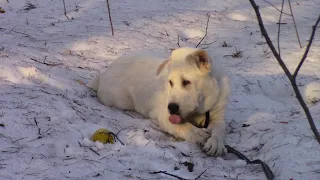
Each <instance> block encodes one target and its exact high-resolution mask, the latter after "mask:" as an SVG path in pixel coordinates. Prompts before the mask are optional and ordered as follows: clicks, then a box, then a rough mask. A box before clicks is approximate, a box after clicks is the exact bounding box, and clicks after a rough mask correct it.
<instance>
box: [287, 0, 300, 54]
mask: <svg viewBox="0 0 320 180" xmlns="http://www.w3.org/2000/svg"><path fill="white" fill-rule="evenodd" d="M288 3H289V7H290V12H291V14H292V20H293V24H294V28H295V30H296V35H297V39H298V42H299V46H300V48H302V46H301V42H300V38H299V33H298V29H297V25H296V21H295V20H294V16H293V11H292V7H291V2H290V0H288Z"/></svg>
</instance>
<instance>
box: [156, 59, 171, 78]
mask: <svg viewBox="0 0 320 180" xmlns="http://www.w3.org/2000/svg"><path fill="white" fill-rule="evenodd" d="M168 63H169V60H165V61H163V62H162V63H161V64H160V65H159V67H158V69H157V76H158V75H159V74H160V73H161V71H162V70H163V68H164V67H165V66H166V65H167V64H168Z"/></svg>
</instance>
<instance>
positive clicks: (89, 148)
mask: <svg viewBox="0 0 320 180" xmlns="http://www.w3.org/2000/svg"><path fill="white" fill-rule="evenodd" d="M89 149H90V150H91V151H92V152H94V153H95V154H96V155H98V156H100V154H99V153H98V152H97V151H95V150H94V149H92V148H89Z"/></svg>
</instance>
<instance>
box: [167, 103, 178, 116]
mask: <svg viewBox="0 0 320 180" xmlns="http://www.w3.org/2000/svg"><path fill="white" fill-rule="evenodd" d="M168 109H169V112H170V114H177V113H178V111H179V105H178V104H176V103H169V105H168Z"/></svg>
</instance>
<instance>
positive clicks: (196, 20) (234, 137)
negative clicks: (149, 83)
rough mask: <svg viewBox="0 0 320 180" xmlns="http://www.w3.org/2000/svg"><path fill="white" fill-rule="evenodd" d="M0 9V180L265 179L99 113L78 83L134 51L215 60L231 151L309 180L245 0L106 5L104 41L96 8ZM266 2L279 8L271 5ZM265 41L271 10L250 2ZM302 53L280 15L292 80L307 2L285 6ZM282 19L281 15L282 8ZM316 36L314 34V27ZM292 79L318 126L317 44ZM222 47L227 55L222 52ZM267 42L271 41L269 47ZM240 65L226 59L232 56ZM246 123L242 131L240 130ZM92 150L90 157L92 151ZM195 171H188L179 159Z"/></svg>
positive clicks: (318, 152) (77, 0)
mask: <svg viewBox="0 0 320 180" xmlns="http://www.w3.org/2000/svg"><path fill="white" fill-rule="evenodd" d="M30 2H31V3H32V4H34V5H35V6H36V8H35V9H32V10H29V11H25V10H23V9H24V6H25V5H26V2H24V1H20V0H9V3H8V2H7V1H6V0H0V7H2V8H3V9H4V10H5V11H6V13H4V14H0V60H1V63H0V123H3V124H4V125H5V126H4V127H0V144H1V145H0V151H1V153H0V179H3V180H6V179H14V180H19V179H24V180H29V179H30V180H34V179H52V180H53V179H59V180H60V179H77V180H81V179H85V180H91V179H101V180H102V179H174V178H173V177H170V176H167V175H165V174H150V172H155V171H167V172H168V173H172V174H175V175H177V176H180V177H183V178H186V179H194V178H196V177H197V176H198V175H199V174H201V173H202V172H203V171H204V170H206V172H205V173H204V174H203V175H202V176H201V178H200V179H217V180H219V179H265V175H264V173H263V172H262V168H261V167H260V166H258V165H250V164H245V163H243V162H242V161H241V160H238V159H237V158H236V157H235V156H234V155H231V154H228V156H227V157H220V158H212V157H207V156H206V155H205V154H204V153H203V152H202V151H201V150H200V149H199V147H197V146H196V145H194V144H192V143H188V142H184V141H177V140H175V139H173V138H172V137H171V136H168V135H166V134H164V133H162V132H161V131H158V130H157V125H156V124H154V123H155V122H154V121H149V120H145V119H144V118H143V117H141V116H140V115H138V114H136V113H133V112H127V111H125V112H123V111H120V110H117V109H116V108H111V107H105V106H103V105H102V104H101V103H99V101H98V99H97V98H96V97H95V96H94V93H92V92H90V91H89V90H88V89H87V88H86V87H85V86H84V85H83V83H87V82H88V81H89V80H90V79H92V77H94V76H95V75H96V74H97V73H99V72H100V71H102V70H105V68H106V67H108V65H109V64H110V63H112V61H113V60H115V59H116V58H117V57H119V56H121V55H122V54H125V53H128V52H131V51H140V50H144V49H152V50H158V51H162V52H168V53H169V52H170V50H171V49H172V48H177V36H178V34H179V35H180V37H181V41H180V45H181V46H193V47H194V46H195V45H196V44H197V43H198V42H199V40H200V39H201V38H202V35H203V34H204V33H205V28H206V22H207V13H209V14H210V22H209V26H208V34H207V36H206V38H205V39H204V41H203V42H202V44H201V45H200V48H204V49H207V50H209V51H210V52H211V53H212V54H213V56H214V58H216V59H217V60H219V61H221V63H222V64H223V65H225V66H226V67H227V69H228V71H229V73H230V76H231V79H232V87H233V90H232V96H231V97H230V104H229V106H228V109H227V112H226V122H227V124H228V126H227V132H228V133H227V138H226V142H227V144H228V145H230V146H231V147H234V148H235V149H237V150H239V151H240V152H242V153H244V154H245V155H246V156H248V157H249V158H250V159H261V160H263V161H265V162H266V163H267V164H268V165H269V166H270V168H271V170H272V171H273V172H274V173H275V176H276V179H290V178H292V179H294V180H296V179H320V146H319V144H318V143H317V141H316V140H315V139H314V137H313V134H312V132H311V130H310V127H309V125H308V123H307V120H306V117H305V115H304V113H303V111H302V109H301V107H300V105H299V103H298V102H297V100H296V99H295V95H294V93H293V90H292V89H291V87H290V84H289V81H288V80H287V78H286V76H285V75H284V73H283V71H282V70H281V68H280V67H279V65H278V63H277V62H276V61H275V59H274V57H273V55H272V53H271V52H270V50H269V48H268V47H267V45H266V44H265V41H264V39H263V38H262V37H261V33H260V31H259V27H258V24H257V21H256V17H255V14H254V12H253V9H252V7H251V5H250V3H249V2H248V1H245V0H238V1H234V0H225V1H217V0H212V1H206V0H197V1H188V2H186V1H183V0H175V1H169V0H162V1H157V0H135V1H129V0H123V1H110V3H111V4H110V6H111V14H112V19H113V26H114V28H115V36H112V35H111V31H110V26H109V20H108V11H107V8H106V2H105V0H95V1H93V0H68V1H65V2H66V9H67V15H68V16H69V17H70V18H72V19H70V20H67V18H66V17H65V16H64V14H63V4H62V1H61V0H41V1H40V0H31V1H30ZM269 2H271V3H273V4H274V5H276V6H277V7H278V8H280V6H281V4H280V3H279V2H278V1H276V0H270V1H269ZM257 3H258V4H259V5H260V10H261V13H262V15H263V19H264V23H265V25H266V28H267V30H268V32H269V34H270V36H271V39H272V40H273V42H276V36H277V35H276V34H277V29H278V25H277V24H276V22H277V21H278V15H279V12H278V11H277V10H275V9H274V8H273V7H272V6H270V5H269V4H267V3H265V2H263V1H260V0H259V1H258V0H257ZM292 6H293V11H294V14H295V20H296V22H297V26H298V31H299V34H300V39H301V42H302V45H303V49H300V48H299V45H298V43H297V39H296V36H295V31H294V27H293V23H292V20H291V18H290V17H289V16H285V15H284V16H283V22H285V23H287V24H284V25H282V26H281V44H280V45H281V47H282V51H281V55H282V57H283V58H284V59H285V62H286V64H287V65H288V67H289V69H290V70H291V71H293V70H294V69H295V67H296V66H297V63H298V61H299V59H300V58H301V57H302V55H303V52H304V48H305V46H306V43H307V40H308V39H309V35H310V33H311V26H312V25H313V24H314V23H315V20H316V18H317V17H318V13H319V9H320V3H319V2H318V0H306V1H294V2H293V1H292ZM284 8H285V12H290V11H289V7H288V5H287V4H285V7H284ZM318 31H319V30H318ZM319 33H320V32H317V34H316V36H315V37H316V38H315V39H314V43H313V46H312V48H311V49H310V54H309V56H308V58H307V59H306V62H305V64H304V66H303V67H302V68H301V71H300V73H299V75H298V83H299V88H300V89H301V91H302V94H303V96H304V98H305V99H308V100H310V99H314V100H312V101H308V105H309V107H310V110H311V113H312V115H313V117H314V120H315V123H316V125H317V127H318V129H319V128H320V121H319V119H320V102H318V100H319V91H320V87H319V83H320V74H319V72H320V71H319V69H320V59H319V57H320V39H319ZM224 42H226V43H227V44H228V46H227V47H222V44H223V43H224ZM275 45H276V43H275ZM235 49H237V50H239V51H242V57H240V58H233V57H231V56H228V55H232V54H233V53H234V52H235V51H236V50H235ZM243 124H246V126H243ZM99 128H107V129H108V130H109V131H112V132H114V133H118V132H119V133H118V136H119V139H120V140H121V141H123V142H124V144H125V145H121V143H120V142H118V141H116V143H115V144H105V145H104V144H97V143H93V142H92V141H90V136H91V135H92V134H93V133H94V132H95V131H96V130H97V129H99ZM90 148H91V149H92V150H94V151H96V153H95V152H94V151H92V150H91V149H90ZM186 161H187V162H192V163H193V164H194V170H193V172H189V171H188V169H187V167H186V166H185V165H183V162H186Z"/></svg>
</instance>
